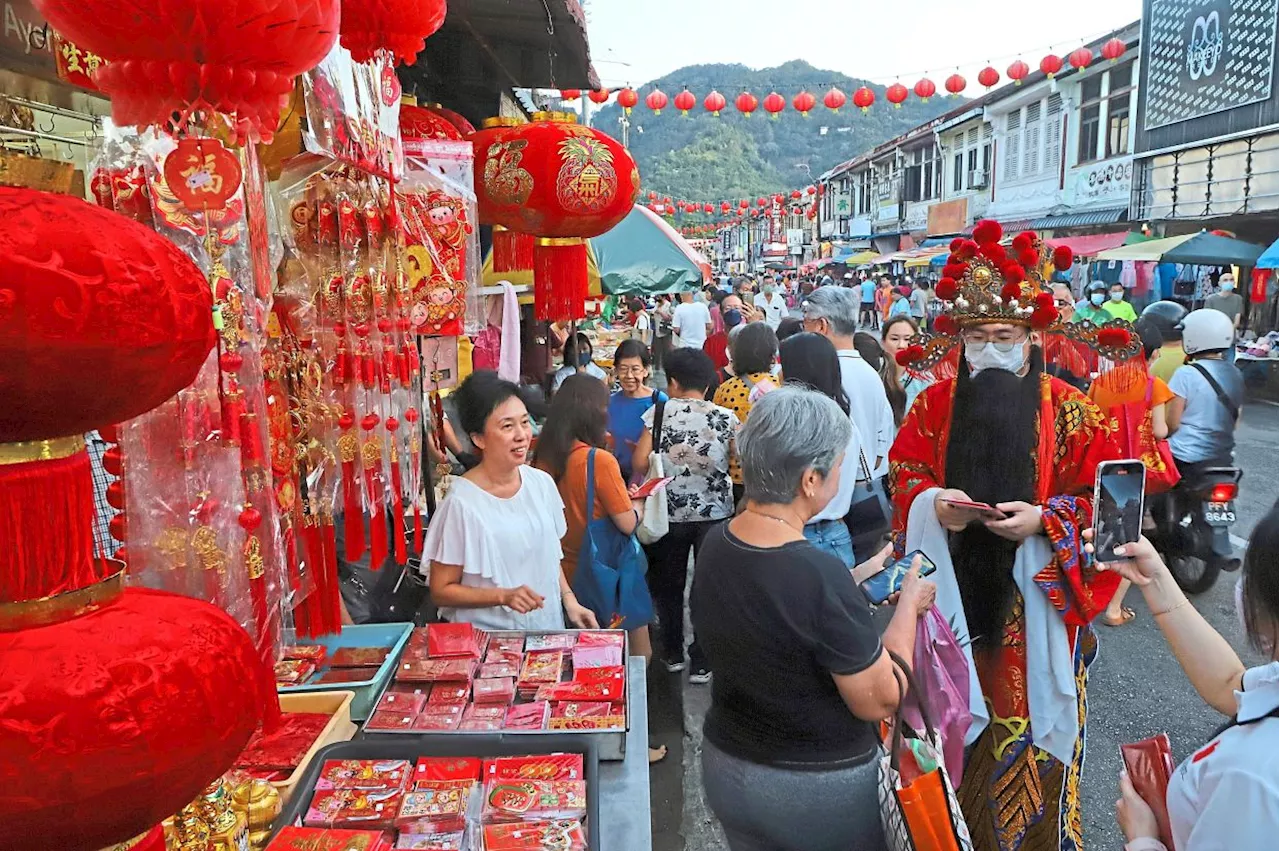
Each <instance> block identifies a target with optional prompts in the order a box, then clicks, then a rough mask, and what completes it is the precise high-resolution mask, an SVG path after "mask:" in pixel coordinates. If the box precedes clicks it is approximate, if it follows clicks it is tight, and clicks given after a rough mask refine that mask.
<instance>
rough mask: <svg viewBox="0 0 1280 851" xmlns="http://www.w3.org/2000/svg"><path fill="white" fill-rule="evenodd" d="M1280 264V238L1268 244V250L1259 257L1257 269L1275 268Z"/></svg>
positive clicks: (1255, 265) (1256, 264) (1255, 266)
mask: <svg viewBox="0 0 1280 851" xmlns="http://www.w3.org/2000/svg"><path fill="white" fill-rule="evenodd" d="M1277 266H1280V239H1277V240H1276V241H1275V242H1273V243H1271V244H1270V245H1268V246H1267V250H1266V251H1264V252H1262V254H1261V255H1259V257H1258V262H1257V263H1255V264H1254V266H1253V267H1254V268H1255V269H1274V268H1276V267H1277Z"/></svg>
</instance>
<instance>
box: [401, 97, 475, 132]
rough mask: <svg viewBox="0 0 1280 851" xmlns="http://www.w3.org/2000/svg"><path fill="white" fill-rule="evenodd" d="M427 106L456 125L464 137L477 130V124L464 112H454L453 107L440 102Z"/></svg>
mask: <svg viewBox="0 0 1280 851" xmlns="http://www.w3.org/2000/svg"><path fill="white" fill-rule="evenodd" d="M426 108H427V109H428V110H430V111H431V112H434V113H435V114H436V115H438V116H440V117H441V118H443V119H444V120H445V121H448V122H449V123H450V124H452V125H453V126H454V127H457V128H458V132H459V133H461V134H462V135H463V137H464V138H465V137H467V136H470V135H471V134H472V133H474V132H476V126H475V125H474V124H472V123H471V122H470V121H468V120H467V119H466V118H465V117H464V116H463V115H462V114H460V113H458V112H454V111H453V110H452V109H447V108H446V107H444V106H441V105H440V104H438V103H429V104H427V105H426ZM403 111H404V110H403V107H402V108H401V113H402V114H403Z"/></svg>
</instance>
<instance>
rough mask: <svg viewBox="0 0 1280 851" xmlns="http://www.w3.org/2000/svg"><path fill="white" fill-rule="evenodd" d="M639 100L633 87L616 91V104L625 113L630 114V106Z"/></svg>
mask: <svg viewBox="0 0 1280 851" xmlns="http://www.w3.org/2000/svg"><path fill="white" fill-rule="evenodd" d="M639 102H640V95H638V94H636V90H635V89H631V88H626V89H623V90H622V91H620V92H618V106H620V107H622V111H623V112H625V113H626V114H627V115H630V114H631V110H632V108H633V107H634V106H635V105H636V104H638V103H639Z"/></svg>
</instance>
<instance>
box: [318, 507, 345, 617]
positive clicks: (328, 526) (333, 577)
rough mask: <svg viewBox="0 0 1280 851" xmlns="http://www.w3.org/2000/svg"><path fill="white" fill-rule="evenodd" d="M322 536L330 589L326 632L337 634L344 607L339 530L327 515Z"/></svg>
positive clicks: (325, 573) (327, 583) (327, 597)
mask: <svg viewBox="0 0 1280 851" xmlns="http://www.w3.org/2000/svg"><path fill="white" fill-rule="evenodd" d="M320 534H321V539H322V540H323V541H324V561H323V562H322V565H323V567H322V569H323V570H324V582H325V587H327V588H329V589H330V591H329V593H328V594H326V595H325V598H324V602H325V605H326V612H325V619H324V622H325V632H328V633H336V632H340V631H341V630H342V606H341V605H340V604H339V600H341V599H342V591H341V588H340V586H339V585H338V530H337V529H336V528H335V527H334V525H333V518H332V517H330V516H328V515H327V514H326V515H325V518H324V523H323V524H321V526H320Z"/></svg>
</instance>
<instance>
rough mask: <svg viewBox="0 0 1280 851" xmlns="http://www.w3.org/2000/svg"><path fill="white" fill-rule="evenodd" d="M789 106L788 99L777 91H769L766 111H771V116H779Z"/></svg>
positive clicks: (766, 99) (775, 117)
mask: <svg viewBox="0 0 1280 851" xmlns="http://www.w3.org/2000/svg"><path fill="white" fill-rule="evenodd" d="M786 108H787V100H786V98H784V97H783V96H782V95H780V94H778V93H777V92H769V94H768V95H766V96H765V99H764V111H765V112H767V113H769V117H770V118H773V119H775V120H776V119H777V118H778V113H780V112H782V110H784V109H786Z"/></svg>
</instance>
